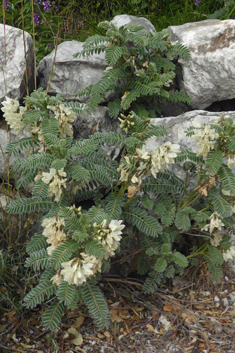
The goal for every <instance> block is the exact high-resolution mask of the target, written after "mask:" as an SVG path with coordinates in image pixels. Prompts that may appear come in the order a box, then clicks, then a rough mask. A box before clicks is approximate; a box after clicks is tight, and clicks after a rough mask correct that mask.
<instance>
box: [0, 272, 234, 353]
mask: <svg viewBox="0 0 235 353" xmlns="http://www.w3.org/2000/svg"><path fill="white" fill-rule="evenodd" d="M100 286H101V287H102V291H103V292H104V294H105V296H106V298H107V304H108V307H109V310H110V315H111V324H110V327H108V328H105V329H102V330H99V329H98V328H97V327H96V326H95V324H94V322H93V321H92V319H91V317H90V316H89V313H88V311H87V309H86V307H85V306H83V305H78V306H77V307H76V308H75V310H73V311H68V312H67V313H66V315H64V317H63V320H62V324H61V326H60V328H58V329H57V330H55V331H54V332H50V331H49V330H45V329H44V328H43V327H42V325H41V319H40V317H41V314H43V312H44V308H43V307H39V308H36V309H35V310H28V309H27V310H26V309H24V311H22V312H21V313H19V314H17V313H16V312H14V310H13V311H11V312H8V313H5V314H4V315H3V316H2V317H1V318H0V352H29V353H36V352H37V353H52V352H53V353H72V352H83V353H112V352H113V353H117V352H118V353H119V352H120V353H165V352H169V353H187V352H189V353H198V352H203V353H209V352H210V353H234V352H235V333H234V332H235V276H234V275H233V276H232V275H231V274H227V275H224V278H223V280H222V281H221V282H220V283H219V284H214V283H212V281H211V280H210V278H209V275H208V273H200V275H198V274H197V276H196V274H194V275H193V274H190V276H189V274H188V276H185V277H184V278H182V277H178V278H175V279H174V280H173V283H172V284H171V285H169V286H167V287H162V288H159V289H158V290H157V291H155V292H154V293H151V294H148V295H146V294H143V290H142V286H143V282H142V281H141V280H138V279H136V278H126V279H122V278H120V277H115V276H112V277H111V276H110V277H103V278H102V281H101V282H100Z"/></svg>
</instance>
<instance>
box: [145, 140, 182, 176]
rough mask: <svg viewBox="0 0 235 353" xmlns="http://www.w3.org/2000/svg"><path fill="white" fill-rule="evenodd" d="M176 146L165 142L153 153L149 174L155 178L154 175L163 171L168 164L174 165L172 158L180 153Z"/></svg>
mask: <svg viewBox="0 0 235 353" xmlns="http://www.w3.org/2000/svg"><path fill="white" fill-rule="evenodd" d="M179 148H180V146H179V145H178V144H172V143H171V142H169V141H168V142H165V143H163V144H162V145H161V146H160V147H158V148H157V149H156V151H154V153H153V154H152V160H151V162H152V163H151V173H152V175H153V176H154V177H155V178H156V174H157V173H158V172H160V171H164V170H165V169H166V168H167V167H168V165H169V164H171V163H174V158H175V157H177V153H179V152H180V150H179Z"/></svg>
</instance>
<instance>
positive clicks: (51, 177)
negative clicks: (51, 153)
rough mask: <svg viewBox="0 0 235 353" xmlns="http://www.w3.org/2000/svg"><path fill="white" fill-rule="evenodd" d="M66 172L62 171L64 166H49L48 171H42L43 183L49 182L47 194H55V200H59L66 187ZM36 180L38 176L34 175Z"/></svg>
mask: <svg viewBox="0 0 235 353" xmlns="http://www.w3.org/2000/svg"><path fill="white" fill-rule="evenodd" d="M65 177H66V173H65V172H64V168H62V169H59V170H56V169H54V168H50V172H49V173H46V172H43V173H42V181H43V182H44V183H45V184H49V193H48V196H54V195H55V201H57V202H59V201H60V197H61V195H62V192H63V189H65V188H66V181H67V178H65ZM36 178H37V179H36V180H35V181H37V180H38V176H36Z"/></svg>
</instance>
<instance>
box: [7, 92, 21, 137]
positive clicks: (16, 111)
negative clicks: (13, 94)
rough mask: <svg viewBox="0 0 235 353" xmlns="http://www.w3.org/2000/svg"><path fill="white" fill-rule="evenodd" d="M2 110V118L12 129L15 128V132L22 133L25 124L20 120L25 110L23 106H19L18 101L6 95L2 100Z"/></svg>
mask: <svg viewBox="0 0 235 353" xmlns="http://www.w3.org/2000/svg"><path fill="white" fill-rule="evenodd" d="M2 105H3V108H2V111H3V112H4V115H3V116H4V118H5V119H6V122H7V123H8V124H9V125H10V127H11V128H12V129H14V130H15V132H16V133H17V134H20V133H22V131H23V129H24V127H25V124H24V122H23V121H22V120H23V116H24V112H25V111H26V108H25V107H20V104H19V101H18V100H16V99H11V98H9V97H6V100H5V101H4V102H2Z"/></svg>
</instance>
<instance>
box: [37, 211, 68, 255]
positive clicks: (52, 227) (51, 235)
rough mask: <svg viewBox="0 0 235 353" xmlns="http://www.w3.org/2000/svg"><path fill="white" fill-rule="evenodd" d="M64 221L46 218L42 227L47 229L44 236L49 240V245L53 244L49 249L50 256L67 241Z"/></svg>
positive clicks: (58, 218)
mask: <svg viewBox="0 0 235 353" xmlns="http://www.w3.org/2000/svg"><path fill="white" fill-rule="evenodd" d="M64 225H65V222H64V219H63V218H60V217H51V218H45V219H44V220H43V221H42V226H43V227H44V228H45V229H44V230H43V232H42V234H43V235H44V236H45V237H46V238H48V239H47V243H48V244H51V246H49V247H48V248H47V253H48V254H49V255H51V254H52V252H53V251H54V250H55V249H56V248H57V247H58V245H60V244H62V243H63V242H64V241H65V239H66V234H65V232H64Z"/></svg>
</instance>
